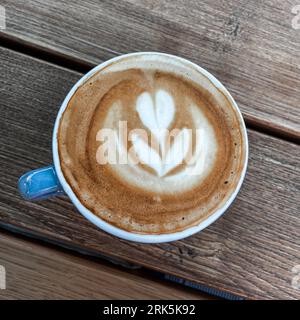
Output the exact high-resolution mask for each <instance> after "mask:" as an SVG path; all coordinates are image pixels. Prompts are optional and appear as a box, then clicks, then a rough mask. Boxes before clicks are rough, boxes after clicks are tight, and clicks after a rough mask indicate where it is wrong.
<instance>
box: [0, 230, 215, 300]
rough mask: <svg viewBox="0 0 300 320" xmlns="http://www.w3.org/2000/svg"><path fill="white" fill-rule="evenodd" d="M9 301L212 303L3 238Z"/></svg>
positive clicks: (0, 296)
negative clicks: (189, 300) (63, 300)
mask: <svg viewBox="0 0 300 320" xmlns="http://www.w3.org/2000/svg"><path fill="white" fill-rule="evenodd" d="M0 252H1V255H0V265H2V266H4V267H5V269H6V289H5V290H0V300H4V299H200V300H202V299H212V298H211V297H209V296H207V295H205V294H202V293H200V292H197V291H195V290H192V289H187V288H183V287H182V286H179V285H175V284H172V283H169V282H166V281H159V280H157V279H155V278H153V277H149V275H147V274H145V273H143V272H141V271H135V270H133V271H128V270H126V269H124V268H118V267H116V266H112V265H109V264H107V263H103V262H100V261H99V260H97V261H91V260H89V259H86V258H83V257H80V256H74V255H73V254H69V253H66V252H62V251H59V250H55V249H54V248H52V247H48V246H44V245H41V244H37V243H34V242H32V241H28V240H27V241H26V240H24V239H19V238H17V237H14V236H11V235H8V234H7V233H2V232H1V233H0Z"/></svg>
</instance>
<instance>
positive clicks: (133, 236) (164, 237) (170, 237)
mask: <svg viewBox="0 0 300 320" xmlns="http://www.w3.org/2000/svg"><path fill="white" fill-rule="evenodd" d="M145 54H151V55H163V56H167V57H171V58H172V59H178V60H180V61H182V62H184V63H187V64H189V65H191V66H193V67H194V68H196V69H197V70H199V72H201V73H202V74H203V75H205V76H206V77H207V78H208V79H209V80H210V81H211V82H212V83H213V84H214V85H215V86H216V87H218V88H220V89H221V90H222V92H223V93H224V94H225V95H226V96H227V98H228V99H229V100H230V102H231V103H232V105H233V106H234V108H235V109H236V111H237V113H238V116H239V117H240V123H241V125H242V128H243V135H244V141H245V143H246V146H245V148H246V150H245V151H246V156H245V163H244V168H243V171H242V173H241V177H240V180H239V182H238V185H237V188H236V189H235V191H234V192H233V193H232V194H231V196H230V198H229V199H228V201H227V202H226V203H225V204H224V206H223V207H222V208H219V209H218V210H217V211H216V212H215V213H213V214H212V215H210V216H209V217H208V218H207V219H206V220H204V221H202V222H201V223H200V224H199V225H197V226H193V227H190V228H188V229H185V230H183V231H180V232H175V233H170V234H153V235H151V234H138V233H133V232H128V231H125V230H122V229H119V228H117V227H115V226H113V225H111V224H109V223H107V222H105V221H104V220H102V219H100V218H99V217H98V216H96V215H94V214H93V213H92V212H91V211H90V210H88V209H87V208H86V207H84V206H83V205H82V204H81V202H80V201H79V199H78V198H77V197H76V195H75V193H74V192H73V190H72V189H71V187H70V186H69V184H68V183H67V181H66V180H65V177H64V175H63V173H62V170H61V166H60V161H59V154H58V145H57V131H58V127H59V121H60V118H61V116H62V114H63V112H64V111H65V109H66V107H67V105H68V102H69V101H70V99H71V97H72V96H73V94H74V93H75V91H76V90H77V89H78V87H79V86H80V85H81V84H82V83H84V82H85V81H86V80H87V79H88V78H90V77H91V76H92V75H93V74H94V73H95V72H97V71H99V70H100V69H102V68H104V67H106V66H107V65H109V64H111V63H112V62H115V61H118V60H120V59H123V58H126V57H129V56H139V55H145ZM52 151H53V160H54V166H55V170H56V172H57V176H58V178H59V181H60V183H61V185H62V187H63V189H64V191H65V192H66V194H67V195H68V196H69V197H70V199H71V201H72V202H73V204H74V205H75V206H76V208H77V209H78V210H79V212H80V213H81V214H82V215H83V216H84V217H86V218H87V219H88V220H89V221H91V222H92V223H93V224H95V225H96V226H97V227H99V228H100V229H102V230H104V231H106V232H108V233H110V234H113V235H115V236H117V237H119V238H122V239H125V240H130V241H136V242H142V243H161V242H169V241H175V240H179V239H183V238H186V237H189V236H191V235H193V234H195V233H197V232H199V231H201V230H203V229H204V228H206V227H207V226H209V225H210V224H212V223H213V222H214V221H215V220H217V219H218V218H219V217H220V216H221V215H222V214H223V213H224V212H225V211H226V210H227V208H228V207H229V206H230V205H231V203H232V202H233V200H234V199H235V197H236V195H237V194H238V192H239V190H240V188H241V185H242V183H243V180H244V177H245V174H246V170H247V164H248V137H247V131H246V126H245V123H244V120H243V117H242V114H241V112H240V110H239V108H238V106H237V104H236V102H235V101H234V99H233V98H232V96H231V95H230V93H229V92H228V91H227V89H226V88H225V87H224V86H223V85H222V83H221V82H220V81H219V80H217V79H216V78H215V77H214V76H213V75H211V74H210V73H209V72H208V71H206V70H205V69H203V68H201V67H199V66H198V65H196V64H194V63H193V62H190V61H188V60H186V59H183V58H180V57H177V56H174V55H170V54H166V53H158V52H138V53H129V54H125V55H122V56H118V57H115V58H113V59H110V60H108V61H106V62H104V63H102V64H100V65H98V66H96V67H95V68H93V69H92V70H91V71H90V72H88V73H87V74H86V75H85V76H83V77H82V78H81V79H80V80H79V81H78V82H77V83H76V84H75V85H74V86H73V88H72V89H71V91H70V92H69V93H68V95H67V96H66V98H65V100H64V101H63V103H62V105H61V107H60V110H59V112H58V115H57V118H56V121H55V125H54V129H53V140H52Z"/></svg>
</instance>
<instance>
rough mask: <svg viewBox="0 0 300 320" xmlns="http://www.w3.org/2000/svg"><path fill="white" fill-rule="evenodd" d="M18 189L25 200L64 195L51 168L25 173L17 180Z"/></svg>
mask: <svg viewBox="0 0 300 320" xmlns="http://www.w3.org/2000/svg"><path fill="white" fill-rule="evenodd" d="M18 187H19V192H20V194H21V195H22V197H23V198H24V199H26V200H42V199H47V198H49V197H52V196H58V195H63V194H64V191H63V188H62V186H61V185H60V183H59V180H58V178H57V174H56V171H55V169H54V167H53V166H49V167H44V168H40V169H36V170H33V171H29V172H27V173H25V174H24V175H23V176H22V177H21V178H20V179H19V182H18Z"/></svg>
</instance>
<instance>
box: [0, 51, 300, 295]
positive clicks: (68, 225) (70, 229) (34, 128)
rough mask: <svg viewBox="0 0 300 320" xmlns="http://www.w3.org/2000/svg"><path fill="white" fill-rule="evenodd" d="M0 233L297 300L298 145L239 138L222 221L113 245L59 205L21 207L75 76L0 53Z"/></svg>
mask: <svg viewBox="0 0 300 320" xmlns="http://www.w3.org/2000/svg"><path fill="white" fill-rule="evenodd" d="M0 57H1V62H2V72H1V74H0V88H1V91H0V101H1V109H0V112H1V114H0V122H1V125H0V159H1V160H0V161H1V166H0V175H1V179H0V189H1V193H0V226H2V227H4V228H9V229H13V230H15V231H18V232H23V233H26V234H28V235H31V236H34V237H39V238H43V239H44V240H46V241H51V242H55V243H56V244H60V245H63V246H68V247H71V248H73V249H74V250H78V251H80V252H85V253H88V254H92V255H99V254H104V255H107V256H110V257H114V258H118V259H121V260H124V261H129V262H132V263H135V264H138V265H142V266H145V267H147V268H150V269H154V270H158V271H161V272H165V273H167V274H171V275H175V276H179V277H181V278H184V279H187V280H189V281H193V282H195V283H198V284H205V285H206V286H210V287H212V288H217V289H220V290H224V291H228V292H230V293H234V294H237V295H241V296H246V297H248V298H288V299H290V298H298V299H299V298H300V291H299V290H297V289H296V288H293V287H292V285H291V281H292V279H293V277H294V276H295V275H294V274H293V272H292V268H293V267H294V266H295V265H298V264H300V238H299V230H300V216H299V211H300V210H299V209H300V197H299V189H300V159H299V153H300V146H298V145H296V144H293V143H291V142H286V141H284V140H280V139H276V138H273V137H270V136H267V135H264V134H261V133H257V132H254V131H252V130H249V139H250V162H249V170H248V173H247V177H246V180H245V183H244V185H243V187H242V189H241V192H240V193H239V195H238V197H237V199H236V201H235V202H234V204H233V205H232V206H231V208H230V209H229V210H228V212H227V213H226V214H225V215H224V216H223V217H222V218H220V219H219V220H218V221H217V222H216V223H214V224H213V225H212V226H210V227H209V228H207V229H206V230H204V231H203V232H201V233H199V234H197V235H195V236H192V237H189V238H187V239H184V240H182V241H177V242H173V243H166V244H159V245H143V244H137V243H131V242H127V241H124V240H119V239H117V238H115V237H113V236H110V235H108V234H106V233H104V232H102V231H100V230H98V229H97V228H96V227H95V226H93V225H92V224H91V223H89V222H88V221H87V220H85V219H84V218H83V217H82V216H81V215H80V214H79V213H78V212H77V211H76V210H75V209H74V207H73V205H72V204H71V203H70V201H69V200H68V199H67V198H66V197H61V198H53V199H50V200H47V201H41V202H32V203H31V202H25V201H24V200H22V199H21V198H20V196H19V195H18V191H17V188H16V184H17V179H18V177H19V176H20V175H21V174H22V173H24V171H26V170H30V169H33V168H36V167H40V166H43V165H46V164H49V163H51V133H52V128H53V123H54V119H55V116H56V113H57V111H58V109H59V105H60V103H61V102H62V100H63V98H64V95H65V94H66V92H67V91H68V89H69V88H70V87H71V85H72V84H73V83H74V82H75V81H76V80H77V79H78V78H79V77H80V74H78V73H75V72H72V71H69V70H67V69H63V68H61V67H57V66H55V65H51V64H49V63H45V62H43V61H39V60H37V59H33V58H30V57H28V56H25V55H22V54H19V53H15V52H13V51H10V50H7V49H1V50H0Z"/></svg>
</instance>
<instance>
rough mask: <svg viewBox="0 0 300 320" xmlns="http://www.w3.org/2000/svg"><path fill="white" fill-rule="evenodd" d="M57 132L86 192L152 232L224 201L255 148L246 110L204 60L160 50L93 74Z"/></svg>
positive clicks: (92, 201)
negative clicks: (248, 139)
mask: <svg viewBox="0 0 300 320" xmlns="http://www.w3.org/2000/svg"><path fill="white" fill-rule="evenodd" d="M125 125H126V129H125V130H124V131H122V134H120V132H121V129H120V128H121V127H122V128H123V129H124V126H125ZM107 132H110V133H111V132H113V133H115V135H113V139H108V137H105V134H106V133H107ZM57 138H58V151H59V157H60V162H61V168H62V172H63V174H64V177H65V179H66V180H67V182H68V183H69V185H70V186H71V188H72V190H73V192H74V193H75V194H76V196H77V198H78V199H79V200H80V202H81V203H82V204H83V205H84V206H85V207H86V208H88V209H89V210H90V211H91V212H92V213H93V214H95V215H97V216H99V217H100V218H101V219H103V220H105V221H107V222H109V223H110V224H112V225H115V226H117V227H119V228H121V229H124V230H127V231H129V232H135V233H144V234H162V233H173V232H177V231H181V230H184V229H186V228H188V227H191V226H194V225H197V224H199V223H200V222H201V221H203V220H204V219H206V218H207V217H208V216H209V215H211V214H212V213H214V212H215V211H216V210H217V209H218V208H221V207H222V206H223V205H224V203H225V202H226V201H227V200H228V199H229V197H230V196H231V195H232V193H233V192H234V190H235V189H236V187H237V184H238V182H239V180H240V177H241V173H242V170H243V168H244V163H245V156H246V149H245V148H246V147H245V137H244V135H243V131H242V119H241V117H240V115H239V114H238V112H237V110H235V108H234V107H233V105H232V102H231V101H229V99H228V98H227V95H226V94H224V92H223V91H222V89H220V88H217V87H216V86H215V85H214V84H213V83H212V82H211V80H210V79H209V78H208V77H207V76H206V75H204V74H203V73H202V72H200V70H199V69H198V68H197V67H196V66H195V65H193V64H191V63H188V62H187V61H185V60H183V59H179V58H176V57H173V56H168V55H160V54H151V53H149V54H147V53H145V54H142V55H137V56H129V57H123V58H121V59H119V60H117V61H115V62H112V63H110V64H109V65H107V66H105V67H104V68H102V69H101V70H99V71H97V72H96V73H94V74H93V75H92V76H91V77H89V78H88V79H87V80H86V81H85V82H84V83H83V84H82V85H81V86H80V87H79V88H78V89H77V90H76V92H75V94H74V95H73V97H72V98H71V99H70V101H69V103H68V105H67V107H66V109H65V111H64V113H63V115H62V117H61V120H60V125H59V130H58V136H57ZM109 156H110V157H109ZM121 159H122V160H121ZM111 160H113V161H111Z"/></svg>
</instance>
